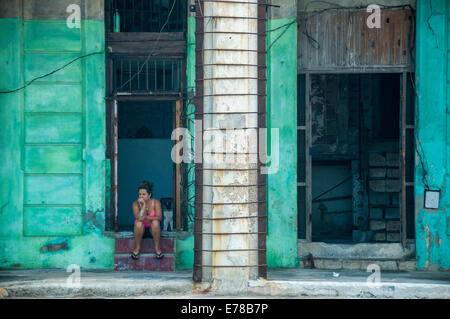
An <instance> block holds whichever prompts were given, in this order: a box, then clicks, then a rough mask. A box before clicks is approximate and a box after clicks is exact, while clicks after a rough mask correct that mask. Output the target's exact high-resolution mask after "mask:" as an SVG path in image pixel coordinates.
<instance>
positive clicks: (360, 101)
mask: <svg viewBox="0 0 450 319" xmlns="http://www.w3.org/2000/svg"><path fill="white" fill-rule="evenodd" d="M405 75H406V73H405V74H403V75H402V74H399V73H391V74H388V73H383V74H307V75H300V76H299V81H298V83H299V99H298V100H299V108H298V110H299V115H298V123H299V124H298V125H299V126H298V128H299V130H298V143H299V144H298V150H299V154H298V158H299V160H298V163H299V169H298V172H299V174H298V176H299V183H298V185H299V186H298V190H299V191H298V194H299V196H298V198H299V203H298V204H299V205H298V211H299V218H298V220H299V238H306V239H308V237H309V238H310V240H312V241H321V242H330V243H358V242H401V241H402V234H404V235H405V238H414V205H413V202H414V201H413V197H411V196H413V192H414V188H413V183H412V185H411V182H413V181H414V178H413V176H414V147H415V146H414V131H413V130H405V128H414V98H413V96H412V94H413V93H412V92H413V89H412V85H411V81H409V75H408V76H405ZM405 80H406V81H405ZM403 82H405V85H403ZM403 91H405V94H404V95H403ZM306 92H308V93H309V94H308V95H309V99H308V98H307V95H306ZM308 104H309V105H308ZM403 104H404V105H405V107H404V113H402V111H403V108H402V105H403ZM401 114H403V116H401ZM308 134H309V135H308ZM401 149H404V150H405V151H404V155H405V159H406V160H405V164H406V165H405V167H402V164H401V163H402V161H401V156H402V152H400V150H401ZM411 156H412V157H411ZM308 157H309V159H308ZM403 171H404V173H403V174H402V172H403ZM308 175H309V176H310V178H309V179H308V178H307V177H308ZM308 180H309V182H308ZM405 185H406V186H405ZM407 186H408V187H407ZM411 186H412V187H411ZM403 194H404V196H405V200H403V201H402V195H403ZM402 209H403V210H404V211H402ZM307 211H310V215H309V216H307V213H306V212H307ZM308 225H309V229H308Z"/></svg>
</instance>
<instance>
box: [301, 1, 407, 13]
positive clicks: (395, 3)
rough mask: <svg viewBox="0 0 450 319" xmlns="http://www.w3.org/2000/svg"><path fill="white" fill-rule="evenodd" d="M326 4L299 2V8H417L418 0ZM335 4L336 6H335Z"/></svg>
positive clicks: (309, 9)
mask: <svg viewBox="0 0 450 319" xmlns="http://www.w3.org/2000/svg"><path fill="white" fill-rule="evenodd" d="M328 2H329V3H326V2H325V1H324V2H320V1H317V2H314V1H312V0H297V8H298V10H299V11H312V10H317V9H325V8H337V7H367V6H369V5H371V4H378V5H380V6H382V5H386V6H399V5H411V6H413V7H415V5H416V0H380V1H373V0H339V1H337V0H335V1H328ZM334 4H335V5H334Z"/></svg>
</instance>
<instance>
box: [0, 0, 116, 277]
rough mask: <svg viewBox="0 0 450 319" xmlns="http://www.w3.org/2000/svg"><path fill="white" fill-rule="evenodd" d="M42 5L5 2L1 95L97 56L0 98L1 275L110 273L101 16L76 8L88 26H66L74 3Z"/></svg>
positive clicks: (0, 21) (88, 7) (93, 4)
mask: <svg viewBox="0 0 450 319" xmlns="http://www.w3.org/2000/svg"><path fill="white" fill-rule="evenodd" d="M46 2H48V3H47V6H44V5H43V3H42V2H39V3H37V2H36V1H24V2H21V1H7V2H6V3H5V2H4V1H3V2H2V6H6V7H8V10H7V11H4V12H7V13H8V14H7V16H8V17H7V18H2V19H0V29H1V31H0V32H1V33H2V34H4V35H6V36H4V37H2V38H1V40H0V52H1V54H0V59H1V61H2V62H1V63H0V64H1V66H0V68H1V70H0V72H1V74H3V75H4V76H2V77H1V78H0V90H1V91H7V90H11V89H15V88H19V87H21V86H22V85H23V84H25V83H26V82H28V81H31V80H32V79H34V78H36V77H38V76H42V75H44V74H46V73H49V72H51V71H53V70H55V69H57V68H59V67H61V66H63V65H64V64H66V63H68V62H70V61H72V60H74V59H76V58H79V57H81V56H83V55H86V54H89V53H93V52H99V54H95V55H92V56H89V57H86V58H81V59H78V60H76V61H74V62H73V63H71V64H70V65H68V66H67V67H66V68H63V69H61V70H59V71H58V72H56V73H54V74H52V75H50V76H47V77H45V78H42V79H39V80H37V81H35V82H33V84H31V85H30V86H28V87H26V88H25V89H22V90H18V91H17V92H15V93H8V94H0V103H1V105H2V106H3V107H2V108H1V110H0V122H1V124H2V126H3V127H5V128H6V129H4V130H2V131H1V133H0V144H1V146H2V147H1V152H2V154H1V158H2V165H1V171H0V181H1V182H0V189H1V195H0V207H1V213H0V267H2V268H61V267H67V266H68V265H70V264H78V265H80V266H81V267H86V268H112V266H113V253H114V240H113V239H111V238H108V237H107V236H106V235H105V232H104V230H105V132H106V130H105V102H104V94H105V93H104V86H105V66H104V65H105V63H104V59H105V57H104V53H103V51H104V25H103V14H102V10H100V11H99V10H94V9H93V8H102V7H103V4H102V1H89V4H88V5H86V6H84V3H81V4H82V6H81V12H82V17H90V18H94V19H91V20H87V19H82V21H81V28H69V27H68V26H67V24H66V19H67V17H68V16H69V15H70V13H67V12H66V9H67V6H68V5H69V4H72V3H73V2H72V1H71V2H70V3H69V2H68V1H59V2H55V1H52V2H51V4H50V2H49V1H46ZM21 3H23V8H22V7H21ZM75 3H77V2H75ZM91 9H92V10H91ZM83 12H85V13H88V12H89V14H83ZM2 17H4V16H3V15H2Z"/></svg>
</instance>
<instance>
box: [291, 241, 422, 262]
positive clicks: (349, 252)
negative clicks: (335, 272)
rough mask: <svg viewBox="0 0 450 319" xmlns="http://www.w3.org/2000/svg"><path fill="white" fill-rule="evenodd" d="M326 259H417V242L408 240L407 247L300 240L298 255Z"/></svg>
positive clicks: (391, 244)
mask: <svg viewBox="0 0 450 319" xmlns="http://www.w3.org/2000/svg"><path fill="white" fill-rule="evenodd" d="M309 254H311V255H312V256H313V257H314V258H325V259H342V260H347V259H356V260H358V259H361V260H410V259H415V244H414V242H413V241H409V242H407V245H406V248H403V246H402V244H400V243H358V244H330V243H324V242H306V241H304V240H299V241H298V257H299V258H300V259H304V258H306V257H307V256H308V255H309Z"/></svg>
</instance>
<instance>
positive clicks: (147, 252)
mask: <svg viewBox="0 0 450 319" xmlns="http://www.w3.org/2000/svg"><path fill="white" fill-rule="evenodd" d="M134 247H135V240H134V238H116V242H115V251H114V270H116V271H125V270H134V271H174V270H175V240H174V239H173V238H161V239H160V241H159V247H160V248H161V251H162V252H163V253H164V258H162V259H156V256H155V243H154V241H153V239H152V238H144V239H142V244H141V254H140V256H139V259H138V260H134V259H132V258H131V257H130V252H131V251H132V250H133V249H134Z"/></svg>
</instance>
